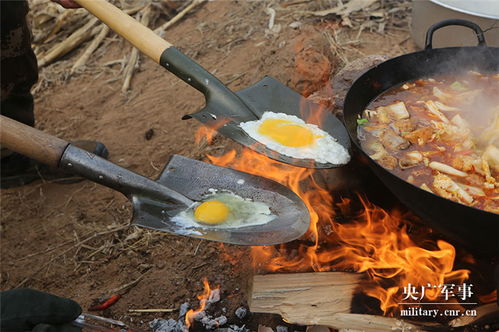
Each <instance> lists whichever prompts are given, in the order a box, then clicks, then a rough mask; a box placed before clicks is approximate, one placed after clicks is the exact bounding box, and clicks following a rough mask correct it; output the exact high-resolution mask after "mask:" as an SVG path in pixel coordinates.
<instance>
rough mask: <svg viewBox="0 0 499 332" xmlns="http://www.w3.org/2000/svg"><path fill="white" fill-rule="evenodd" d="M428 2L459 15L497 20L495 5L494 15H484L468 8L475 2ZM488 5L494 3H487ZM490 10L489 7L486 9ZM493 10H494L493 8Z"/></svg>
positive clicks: (432, 0) (498, 13) (437, 0)
mask: <svg viewBox="0 0 499 332" xmlns="http://www.w3.org/2000/svg"><path fill="white" fill-rule="evenodd" d="M429 1H430V2H433V3H434V4H436V5H439V6H442V7H445V8H447V9H450V10H454V11H457V12H460V13H464V14H468V15H472V16H478V17H483V18H489V19H494V20H499V5H497V8H495V9H496V13H492V14H490V13H486V12H477V11H476V8H475V9H471V8H469V7H468V6H469V4H474V5H476V2H471V1H470V2H468V1H457V2H456V1H451V0H429ZM485 2H487V4H488V5H490V4H494V3H496V2H495V1H487V0H485ZM462 4H465V6H463V7H459V6H460V5H462ZM488 9H490V7H488ZM493 9H494V8H493Z"/></svg>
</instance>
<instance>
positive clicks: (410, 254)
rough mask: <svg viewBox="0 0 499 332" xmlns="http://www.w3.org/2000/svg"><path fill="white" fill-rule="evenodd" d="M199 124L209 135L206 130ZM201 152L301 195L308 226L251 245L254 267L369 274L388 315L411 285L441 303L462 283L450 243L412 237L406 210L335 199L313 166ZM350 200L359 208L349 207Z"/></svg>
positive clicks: (370, 288)
mask: <svg viewBox="0 0 499 332" xmlns="http://www.w3.org/2000/svg"><path fill="white" fill-rule="evenodd" d="M202 130H203V131H204V132H203V133H204V134H205V135H207V136H208V137H209V138H210V139H211V137H213V133H212V132H210V131H209V130H207V129H206V128H204V129H202ZM198 137H200V136H198ZM207 157H208V159H209V160H210V162H211V163H213V164H215V165H219V166H224V167H230V168H233V169H236V170H240V171H244V172H247V173H251V174H255V175H259V176H263V177H266V178H270V179H272V180H275V181H277V182H280V183H281V184H283V185H285V186H287V187H289V188H290V189H292V190H293V191H294V192H295V193H296V194H297V195H298V196H300V197H301V199H302V200H303V201H304V202H305V204H306V206H307V208H308V210H309V212H310V216H311V225H310V229H309V231H308V232H307V234H306V235H305V236H304V238H303V239H301V240H300V241H299V242H297V243H292V244H283V245H280V246H271V247H269V246H267V247H252V248H251V257H252V262H253V265H254V267H255V268H258V269H263V270H264V271H270V272H291V271H293V272H298V271H302V272H303V271H330V270H333V269H340V270H353V271H355V272H365V273H366V274H367V276H368V277H369V280H368V281H366V284H364V285H362V289H361V291H362V292H364V293H365V294H367V295H368V296H371V297H374V298H376V299H378V300H379V302H380V308H381V310H382V311H383V312H384V314H385V315H387V316H393V315H395V313H396V310H397V309H399V308H400V305H399V304H400V303H401V302H403V301H402V300H403V299H404V293H407V289H409V288H410V287H411V286H416V287H419V286H427V285H431V286H432V287H427V289H426V290H425V292H424V294H423V297H422V298H421V299H420V300H421V301H422V302H430V301H435V302H441V301H440V300H439V301H437V299H438V298H439V297H441V287H445V285H449V284H455V285H461V284H463V283H464V282H465V280H467V279H468V277H469V273H470V272H469V271H468V270H453V266H454V260H455V257H456V252H455V249H454V247H453V246H452V245H451V244H449V243H447V242H445V241H442V240H438V241H431V240H428V239H425V240H422V241H419V240H418V241H417V240H415V239H413V238H412V237H411V235H409V233H408V222H407V221H408V218H409V216H407V215H404V214H403V213H402V212H400V211H397V210H394V211H385V210H383V209H382V208H380V207H378V206H376V205H374V204H372V203H371V202H369V201H368V200H367V198H365V197H364V196H363V195H360V194H359V195H357V198H358V202H356V201H357V199H356V198H354V199H352V198H338V197H333V195H332V194H331V193H330V192H329V191H328V190H327V189H325V188H323V187H321V185H319V184H318V183H317V182H316V181H315V180H314V178H313V174H314V172H315V171H314V170H313V169H306V168H298V167H293V166H290V165H287V164H283V163H280V162H277V161H274V160H271V159H269V158H267V157H265V156H263V155H260V154H258V153H256V152H253V151H251V150H249V149H243V150H242V151H241V152H240V153H239V154H238V153H237V152H236V151H235V150H232V151H230V152H228V153H226V154H224V155H222V156H219V157H216V156H210V155H209V156H207ZM359 202H360V204H358V203H359ZM356 204H357V205H360V207H361V208H360V209H356V208H354V206H355V205H356ZM341 215H343V216H348V219H349V223H347V224H342V223H340V222H338V221H337V219H338V218H339V217H340V216H341ZM427 235H428V234H427ZM296 244H297V245H298V246H297V247H296ZM437 286H441V287H437ZM419 295H421V294H419ZM448 303H452V301H451V300H450V299H449V301H448ZM454 303H455V302H454Z"/></svg>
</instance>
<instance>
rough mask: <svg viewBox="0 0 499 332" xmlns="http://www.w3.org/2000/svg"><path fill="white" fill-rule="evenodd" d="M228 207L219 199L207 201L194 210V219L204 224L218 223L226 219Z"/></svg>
mask: <svg viewBox="0 0 499 332" xmlns="http://www.w3.org/2000/svg"><path fill="white" fill-rule="evenodd" d="M228 216H229V207H228V206H227V205H226V204H224V203H222V202H220V201H207V202H204V203H202V204H200V205H199V206H198V207H197V208H196V209H195V210H194V217H195V218H196V220H198V221H200V222H203V223H205V224H220V223H223V222H224V221H225V220H227V217H228Z"/></svg>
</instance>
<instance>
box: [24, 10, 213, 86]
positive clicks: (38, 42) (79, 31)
mask: <svg viewBox="0 0 499 332" xmlns="http://www.w3.org/2000/svg"><path fill="white" fill-rule="evenodd" d="M111 2H113V3H114V4H115V5H116V6H117V7H119V8H121V9H122V10H123V11H124V12H125V13H127V14H129V15H131V16H134V17H135V18H136V19H137V20H139V21H140V22H141V23H142V24H144V25H146V26H148V27H150V28H153V29H154V31H155V32H156V33H157V34H159V35H162V34H164V32H165V30H166V29H168V28H169V27H170V26H172V25H173V24H175V23H176V22H178V21H179V20H180V19H181V18H182V17H184V16H185V15H186V14H187V13H188V12H189V11H190V10H192V9H193V8H195V7H196V6H198V5H199V4H201V3H202V2H204V0H192V1H191V2H188V1H184V2H174V1H170V0H161V1H153V0H142V1H133V0H114V1H111ZM158 18H160V19H161V20H163V21H165V20H166V21H165V22H164V23H163V24H161V25H159V26H157V27H156V25H157V24H156V23H157V21H159V20H158ZM29 20H30V21H31V27H32V32H33V49H34V51H35V54H36V56H37V58H38V67H39V68H42V67H47V66H49V65H51V64H54V63H55V62H64V64H63V65H62V66H54V67H53V68H52V69H53V70H55V71H57V72H58V74H61V73H62V74H63V76H64V78H67V77H70V76H71V75H73V74H75V73H81V72H85V71H88V70H90V68H89V67H90V64H92V63H93V64H95V63H96V58H98V54H99V49H105V48H106V46H107V45H109V43H111V42H113V41H116V40H117V38H115V34H114V32H111V31H110V30H109V28H108V27H107V26H106V25H105V24H103V23H101V22H100V21H99V20H98V19H97V18H95V17H94V16H93V15H92V14H90V13H88V12H87V11H86V10H85V9H83V8H80V9H64V8H62V7H61V6H59V5H58V4H56V3H53V2H51V1H50V0H33V1H32V2H31V10H30V16H29ZM102 53H103V52H100V55H101V54H102ZM129 53H130V54H128V55H126V57H125V58H124V59H123V60H122V61H120V62H121V64H122V66H121V69H120V70H119V72H118V73H117V74H118V75H119V76H121V79H122V80H123V85H122V92H127V91H128V90H129V89H130V82H131V80H132V77H133V74H134V72H135V71H136V70H137V68H138V67H139V61H140V54H139V52H138V50H137V49H135V48H134V49H133V50H132V52H129ZM61 60H62V61H61ZM107 65H109V64H98V66H99V67H100V69H101V70H102V69H104V71H105V70H106V69H105V67H106V66H107ZM41 76H42V80H43V77H44V75H41ZM47 76H48V77H50V75H47ZM43 83H45V85H47V84H46V83H47V82H40V83H39V85H38V86H37V89H40V86H41V85H42V84H43Z"/></svg>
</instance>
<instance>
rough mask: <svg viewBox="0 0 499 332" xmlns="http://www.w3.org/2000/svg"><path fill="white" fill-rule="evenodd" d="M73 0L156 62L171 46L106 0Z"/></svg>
mask: <svg viewBox="0 0 499 332" xmlns="http://www.w3.org/2000/svg"><path fill="white" fill-rule="evenodd" d="M75 1H76V2H77V3H78V4H80V5H81V6H82V7H84V8H85V9H86V10H88V11H89V12H90V13H92V14H93V15H95V16H96V17H97V18H98V19H99V20H101V21H102V22H104V23H105V24H106V25H108V26H109V27H110V28H111V29H112V30H114V31H115V32H116V33H118V34H119V35H120V36H122V37H123V38H125V39H126V40H128V41H129V42H130V43H131V44H132V45H133V46H135V47H137V48H138V49H139V50H140V51H141V52H142V53H144V54H145V55H147V56H149V57H150V58H152V59H153V60H154V61H156V62H157V63H159V60H160V57H161V54H162V53H163V51H164V50H166V49H167V48H170V47H171V46H173V45H172V44H170V43H169V42H167V41H166V40H164V39H163V38H161V37H160V36H158V35H157V34H155V33H154V32H153V31H152V30H151V29H149V28H148V27H146V26H144V25H142V24H141V23H139V22H138V21H137V20H135V19H134V18H133V17H131V16H129V15H127V14H125V13H124V12H123V11H121V10H120V9H119V8H117V7H116V6H114V5H113V4H111V3H109V2H107V1H106V0H75Z"/></svg>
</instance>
